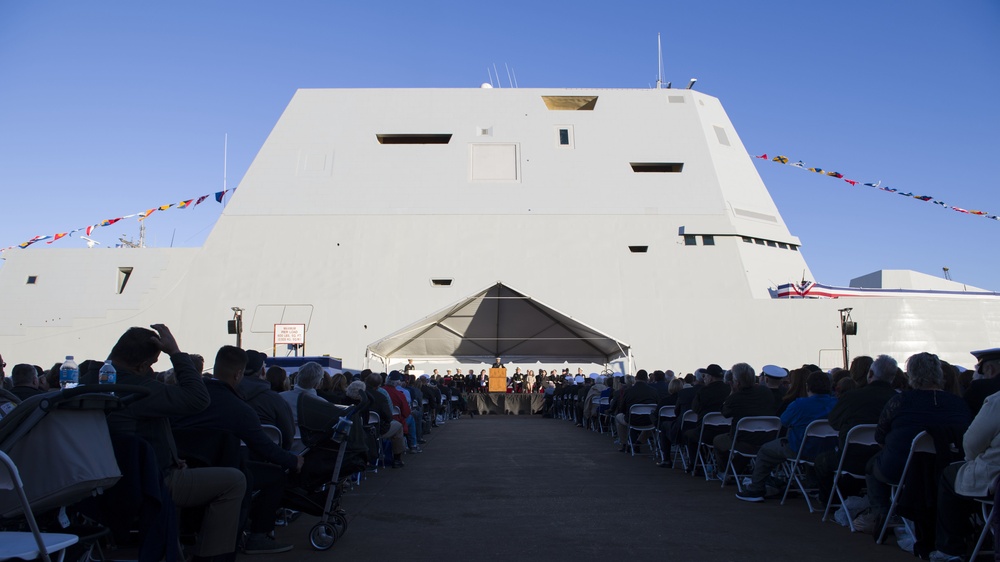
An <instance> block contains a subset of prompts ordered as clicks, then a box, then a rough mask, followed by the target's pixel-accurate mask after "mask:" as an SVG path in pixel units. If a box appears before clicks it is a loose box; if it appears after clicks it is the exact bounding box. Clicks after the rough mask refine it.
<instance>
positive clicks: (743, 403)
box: [712, 363, 778, 470]
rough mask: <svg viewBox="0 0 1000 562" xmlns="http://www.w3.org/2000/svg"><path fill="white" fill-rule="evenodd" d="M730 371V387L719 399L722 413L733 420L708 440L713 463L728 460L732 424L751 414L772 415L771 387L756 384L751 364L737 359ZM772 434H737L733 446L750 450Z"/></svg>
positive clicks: (752, 451) (733, 433) (734, 426)
mask: <svg viewBox="0 0 1000 562" xmlns="http://www.w3.org/2000/svg"><path fill="white" fill-rule="evenodd" d="M731 371H732V373H733V390H732V392H731V393H730V394H729V396H727V397H726V400H725V402H723V403H722V415H724V416H726V417H727V418H731V419H732V420H733V421H732V424H731V425H730V427H729V432H728V433H721V434H719V435H716V436H715V438H714V439H712V444H713V445H714V446H715V458H716V463H715V465H716V466H718V467H725V466H726V463H727V462H728V460H729V451H730V450H732V448H733V446H734V443H733V437H734V436H735V434H736V424H737V423H739V421H740V420H741V419H743V418H746V417H751V416H773V415H774V411H775V410H776V409H777V407H776V406H775V404H774V395H773V394H772V393H771V390H770V389H769V388H767V387H766V386H761V385H759V384H757V374H756V373H755V372H754V370H753V367H751V366H750V365H748V364H746V363H737V364H735V365H733V368H732V369H731ZM776 437H778V436H777V435H769V434H767V433H765V432H755V433H749V434H746V435H743V434H741V435H740V441H739V442H737V443H735V447H736V450H737V451H741V452H746V453H750V454H754V453H756V452H757V449H759V448H760V446H761V445H763V444H764V443H767V442H768V441H770V440H771V439H774V438H776ZM737 458H742V457H737ZM733 461H734V467H735V468H736V469H737V470H740V469H741V468H742V466H736V458H734V459H733Z"/></svg>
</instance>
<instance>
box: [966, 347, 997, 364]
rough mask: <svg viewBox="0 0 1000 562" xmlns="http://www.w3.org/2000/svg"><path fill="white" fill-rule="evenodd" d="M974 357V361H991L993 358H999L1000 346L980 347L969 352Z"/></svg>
mask: <svg viewBox="0 0 1000 562" xmlns="http://www.w3.org/2000/svg"><path fill="white" fill-rule="evenodd" d="M970 353H972V355H973V356H974V357H975V358H976V361H978V362H980V363H982V362H984V361H993V360H994V359H1000V347H994V348H992V349H980V350H978V351H972V352H970Z"/></svg>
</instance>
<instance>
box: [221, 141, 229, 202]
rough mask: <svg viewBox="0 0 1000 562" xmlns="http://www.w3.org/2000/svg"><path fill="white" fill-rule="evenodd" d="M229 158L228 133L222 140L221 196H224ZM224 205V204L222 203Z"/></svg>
mask: <svg viewBox="0 0 1000 562" xmlns="http://www.w3.org/2000/svg"><path fill="white" fill-rule="evenodd" d="M228 160H229V133H226V134H225V136H224V137H223V140H222V197H225V196H226V191H227V190H226V179H227V174H226V172H227V164H228ZM223 206H225V205H223Z"/></svg>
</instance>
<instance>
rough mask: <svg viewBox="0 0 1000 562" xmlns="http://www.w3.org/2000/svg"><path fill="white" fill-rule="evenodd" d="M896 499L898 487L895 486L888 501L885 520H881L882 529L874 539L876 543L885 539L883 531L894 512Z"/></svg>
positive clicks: (886, 529) (897, 497) (884, 531)
mask: <svg viewBox="0 0 1000 562" xmlns="http://www.w3.org/2000/svg"><path fill="white" fill-rule="evenodd" d="M898 499H899V488H896V492H895V493H894V494H892V501H891V502H890V503H889V511H888V512H886V514H885V521H883V522H882V531H881V532H879V534H878V539H877V540H876V541H875V542H877V543H878V544H882V543H883V542H884V541H885V533H886V531H888V530H889V520H890V519H892V516H893V515H895V514H896V501H897V500H898Z"/></svg>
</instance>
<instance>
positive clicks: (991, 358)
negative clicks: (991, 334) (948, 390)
mask: <svg viewBox="0 0 1000 562" xmlns="http://www.w3.org/2000/svg"><path fill="white" fill-rule="evenodd" d="M972 355H973V356H974V357H975V358H976V369H975V374H974V375H973V380H972V382H971V383H970V384H969V388H968V390H966V391H965V395H964V396H963V398H965V403H966V404H968V405H969V410H970V411H971V412H972V415H973V416H975V415H976V414H978V413H979V409H980V408H982V407H983V401H985V400H986V397H987V396H990V395H991V394H996V393H997V392H1000V377H998V376H997V375H1000V347H996V348H993V349H983V350H980V351H973V352H972Z"/></svg>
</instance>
